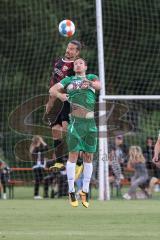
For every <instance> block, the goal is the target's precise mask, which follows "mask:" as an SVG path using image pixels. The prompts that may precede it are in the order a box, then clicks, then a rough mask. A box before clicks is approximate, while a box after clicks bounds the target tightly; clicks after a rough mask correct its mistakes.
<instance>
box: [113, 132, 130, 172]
mask: <svg viewBox="0 0 160 240" xmlns="http://www.w3.org/2000/svg"><path fill="white" fill-rule="evenodd" d="M109 148H110V149H109V152H112V151H113V152H115V157H116V160H117V161H118V162H119V164H120V167H121V171H122V174H123V172H124V167H125V165H126V163H127V155H128V149H127V146H126V145H125V143H124V138H123V135H122V134H121V133H117V134H116V136H115V139H114V143H113V144H111V145H110V147H109Z"/></svg>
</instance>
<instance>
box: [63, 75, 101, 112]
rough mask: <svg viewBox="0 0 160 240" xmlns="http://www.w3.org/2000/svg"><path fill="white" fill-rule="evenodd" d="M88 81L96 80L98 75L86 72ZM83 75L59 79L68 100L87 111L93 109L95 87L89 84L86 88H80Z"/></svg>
mask: <svg viewBox="0 0 160 240" xmlns="http://www.w3.org/2000/svg"><path fill="white" fill-rule="evenodd" d="M85 78H87V79H88V80H89V81H93V80H97V79H98V77H97V76H96V75H94V74H88V75H86V77H85ZM83 82H84V77H81V76H72V77H66V78H64V79H62V80H61V81H60V83H61V84H62V85H63V87H64V88H65V89H66V90H67V93H68V95H69V102H70V103H73V104H76V105H78V106H80V107H83V108H85V109H87V110H89V111H94V106H95V98H96V96H95V89H94V88H92V87H91V86H89V87H88V88H87V89H82V88H81V87H82V85H83Z"/></svg>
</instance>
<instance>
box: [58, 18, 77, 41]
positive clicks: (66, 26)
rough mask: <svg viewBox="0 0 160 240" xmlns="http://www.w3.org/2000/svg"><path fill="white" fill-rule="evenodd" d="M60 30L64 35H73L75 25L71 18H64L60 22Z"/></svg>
mask: <svg viewBox="0 0 160 240" xmlns="http://www.w3.org/2000/svg"><path fill="white" fill-rule="evenodd" d="M59 32H60V34H61V35H62V36H63V37H72V36H73V34H74V32H75V25H74V23H73V22H72V21H71V20H63V21H61V22H60V23H59Z"/></svg>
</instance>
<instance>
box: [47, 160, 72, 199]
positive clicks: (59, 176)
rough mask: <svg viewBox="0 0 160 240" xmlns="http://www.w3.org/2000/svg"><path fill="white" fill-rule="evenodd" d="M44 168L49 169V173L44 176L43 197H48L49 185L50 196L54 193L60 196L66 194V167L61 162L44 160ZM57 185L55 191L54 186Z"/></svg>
mask: <svg viewBox="0 0 160 240" xmlns="http://www.w3.org/2000/svg"><path fill="white" fill-rule="evenodd" d="M46 168H48V169H49V174H48V175H47V176H45V177H44V198H49V194H48V192H49V186H51V195H50V197H51V198H54V197H55V195H57V196H58V197H62V196H64V195H68V186H67V175H66V167H65V165H64V164H62V163H57V162H56V161H55V160H49V161H47V162H46ZM56 186H57V187H58V189H57V191H56V192H55V190H54V188H55V187H56Z"/></svg>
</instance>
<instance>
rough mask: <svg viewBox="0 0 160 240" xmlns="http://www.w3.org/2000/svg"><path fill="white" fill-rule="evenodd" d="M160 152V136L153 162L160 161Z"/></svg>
mask: <svg viewBox="0 0 160 240" xmlns="http://www.w3.org/2000/svg"><path fill="white" fill-rule="evenodd" d="M159 153H160V138H158V140H157V142H156V144H155V148H154V157H153V162H154V163H156V162H158V155H159Z"/></svg>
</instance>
